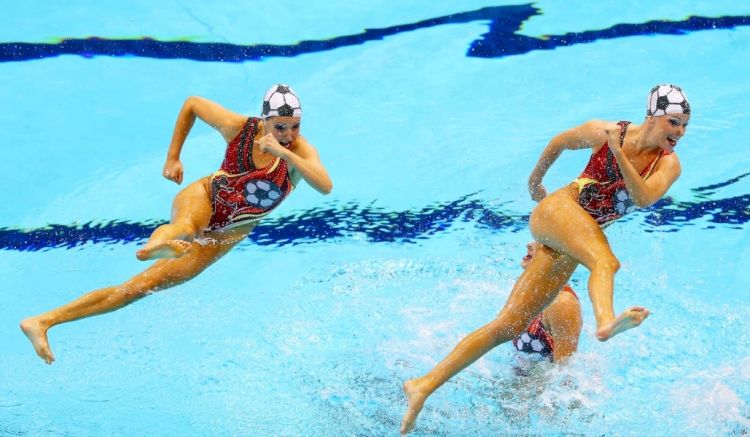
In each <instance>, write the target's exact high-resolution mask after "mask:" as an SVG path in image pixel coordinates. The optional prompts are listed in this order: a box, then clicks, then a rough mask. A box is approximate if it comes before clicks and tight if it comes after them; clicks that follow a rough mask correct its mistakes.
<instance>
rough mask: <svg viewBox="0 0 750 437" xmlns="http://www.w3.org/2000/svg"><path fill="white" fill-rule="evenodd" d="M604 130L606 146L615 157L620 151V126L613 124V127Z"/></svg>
mask: <svg viewBox="0 0 750 437" xmlns="http://www.w3.org/2000/svg"><path fill="white" fill-rule="evenodd" d="M605 132H606V133H607V147H609V150H611V151H612V154H614V155H615V157H617V155H619V154H620V153H622V147H620V126H615V127H614V128H613V129H606V130H605Z"/></svg>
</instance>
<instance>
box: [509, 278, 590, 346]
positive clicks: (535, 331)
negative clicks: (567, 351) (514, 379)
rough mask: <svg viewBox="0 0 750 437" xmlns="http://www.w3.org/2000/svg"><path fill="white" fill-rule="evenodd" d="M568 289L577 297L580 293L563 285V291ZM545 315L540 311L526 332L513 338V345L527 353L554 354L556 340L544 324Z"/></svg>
mask: <svg viewBox="0 0 750 437" xmlns="http://www.w3.org/2000/svg"><path fill="white" fill-rule="evenodd" d="M563 291H567V292H568V293H571V294H572V295H573V296H574V297H575V298H576V299H578V295H576V292H575V291H573V289H572V288H570V286H569V285H568V284H565V286H563V288H562V290H561V291H560V292H561V293H562V292H563ZM543 317H544V311H542V312H541V313H539V315H538V316H536V317H535V318H534V320H532V321H531V323H529V327H528V328H526V332H524V333H523V334H521V335H519V336H518V337H516V338H515V339H514V340H513V346H514V347H515V348H516V350H518V351H520V352H526V353H527V354H539V355H541V356H543V357H545V358H546V357H550V356H552V351H554V350H555V340H554V339H553V338H552V335H550V333H549V331H548V329H547V328H546V327H545V326H544V323H543V322H542V318H543Z"/></svg>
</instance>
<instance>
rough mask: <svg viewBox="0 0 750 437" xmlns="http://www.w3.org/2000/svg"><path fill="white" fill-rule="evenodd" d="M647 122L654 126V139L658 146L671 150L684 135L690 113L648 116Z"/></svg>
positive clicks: (667, 150)
mask: <svg viewBox="0 0 750 437" xmlns="http://www.w3.org/2000/svg"><path fill="white" fill-rule="evenodd" d="M649 122H651V123H653V126H654V128H655V129H654V131H653V135H654V139H655V141H656V142H657V143H658V144H659V147H661V148H662V149H664V150H665V151H666V152H672V151H673V150H674V148H675V147H676V146H677V142H678V141H679V140H680V138H682V136H683V135H685V131H686V130H687V126H688V123H689V122H690V114H666V115H660V116H658V117H650V120H649Z"/></svg>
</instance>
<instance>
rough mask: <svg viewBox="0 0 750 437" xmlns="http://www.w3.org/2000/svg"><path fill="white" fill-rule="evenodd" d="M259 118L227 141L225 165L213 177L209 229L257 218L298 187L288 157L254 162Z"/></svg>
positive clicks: (254, 118) (238, 223) (224, 227)
mask: <svg viewBox="0 0 750 437" xmlns="http://www.w3.org/2000/svg"><path fill="white" fill-rule="evenodd" d="M259 121H260V119H259V118H256V117H250V118H248V119H247V122H246V123H245V125H244V126H243V128H242V131H240V133H239V134H237V136H236V137H234V139H233V140H232V141H231V142H230V143H229V144H228V145H227V149H226V152H225V155H224V162H222V164H221V168H220V169H219V171H217V172H216V173H214V174H213V175H212V176H211V177H210V193H211V206H212V208H213V214H212V215H211V221H210V222H209V224H208V230H209V231H216V230H222V229H229V228H232V227H235V226H240V225H244V224H248V223H252V222H257V221H259V220H260V219H262V218H263V217H265V216H266V215H268V214H269V213H270V212H271V211H272V210H273V209H274V208H276V207H277V206H279V204H280V203H281V202H282V201H283V200H284V199H285V198H286V197H287V196H288V195H289V193H291V191H292V190H293V189H294V183H293V182H292V179H291V178H290V176H289V167H288V164H287V162H286V161H285V160H283V159H281V158H276V159H275V160H274V162H273V163H271V165H269V166H268V167H264V168H256V167H255V165H254V164H253V141H254V139H255V135H256V134H257V132H258V122H259Z"/></svg>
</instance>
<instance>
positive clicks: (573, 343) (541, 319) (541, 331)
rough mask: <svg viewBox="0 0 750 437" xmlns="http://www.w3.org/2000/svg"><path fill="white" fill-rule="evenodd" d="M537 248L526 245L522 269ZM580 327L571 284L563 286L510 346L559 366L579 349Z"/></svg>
mask: <svg viewBox="0 0 750 437" xmlns="http://www.w3.org/2000/svg"><path fill="white" fill-rule="evenodd" d="M540 246H541V245H540V244H539V243H536V242H534V243H529V244H527V245H526V256H524V257H523V259H522V260H521V267H523V268H524V269H525V268H526V267H527V266H528V265H529V264H530V263H531V259H532V258H533V257H534V253H535V252H536V250H537V249H538V248H539V247H540ZM582 325H583V322H582V319H581V304H580V303H579V302H578V295H576V292H575V291H573V289H572V288H571V287H570V285H568V284H565V285H563V288H562V290H560V292H559V293H557V297H555V300H553V301H552V303H550V304H549V305H547V307H546V308H545V309H544V311H542V312H541V313H539V315H538V316H536V317H535V318H534V320H532V321H531V323H530V324H529V326H528V327H527V328H526V331H524V332H523V333H522V334H521V335H519V336H517V337H516V338H514V339H513V341H512V342H511V343H512V344H513V347H515V348H516V350H518V351H520V352H526V353H529V354H539V355H541V356H543V357H549V358H551V359H552V361H553V362H555V363H559V362H561V361H563V360H565V359H566V358H568V357H569V356H570V355H571V354H573V352H575V351H576V350H577V349H578V338H579V337H580V335H581V326H582Z"/></svg>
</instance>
